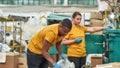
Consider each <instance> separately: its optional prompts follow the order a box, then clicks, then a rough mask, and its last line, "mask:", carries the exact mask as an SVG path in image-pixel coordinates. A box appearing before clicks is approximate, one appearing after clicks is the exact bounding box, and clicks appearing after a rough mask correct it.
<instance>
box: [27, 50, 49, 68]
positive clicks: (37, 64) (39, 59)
mask: <svg viewBox="0 0 120 68" xmlns="http://www.w3.org/2000/svg"><path fill="white" fill-rule="evenodd" d="M27 65H28V68H48V61H47V60H46V59H45V58H44V57H43V56H42V54H35V53H33V52H31V51H30V50H29V49H27Z"/></svg>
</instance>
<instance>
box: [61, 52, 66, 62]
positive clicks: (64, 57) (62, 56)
mask: <svg viewBox="0 0 120 68" xmlns="http://www.w3.org/2000/svg"><path fill="white" fill-rule="evenodd" d="M60 57H61V58H62V59H63V60H64V61H66V59H67V57H66V56H65V54H63V53H62V54H61V55H60Z"/></svg>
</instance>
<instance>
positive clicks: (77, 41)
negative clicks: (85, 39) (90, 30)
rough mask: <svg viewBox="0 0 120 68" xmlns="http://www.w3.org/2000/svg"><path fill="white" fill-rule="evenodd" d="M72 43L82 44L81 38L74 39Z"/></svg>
mask: <svg viewBox="0 0 120 68" xmlns="http://www.w3.org/2000/svg"><path fill="white" fill-rule="evenodd" d="M74 41H75V42H76V43H81V42H82V38H76V39H75V40H74Z"/></svg>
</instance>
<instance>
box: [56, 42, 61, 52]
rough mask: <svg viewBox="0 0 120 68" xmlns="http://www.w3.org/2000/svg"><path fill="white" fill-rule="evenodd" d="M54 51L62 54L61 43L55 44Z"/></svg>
mask: <svg viewBox="0 0 120 68" xmlns="http://www.w3.org/2000/svg"><path fill="white" fill-rule="evenodd" d="M56 49H57V51H58V52H59V54H62V45H61V41H60V42H57V43H56Z"/></svg>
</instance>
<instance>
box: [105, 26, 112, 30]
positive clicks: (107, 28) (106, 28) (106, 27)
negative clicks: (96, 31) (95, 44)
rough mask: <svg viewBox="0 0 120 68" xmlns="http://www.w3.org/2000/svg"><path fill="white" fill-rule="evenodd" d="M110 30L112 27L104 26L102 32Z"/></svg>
mask: <svg viewBox="0 0 120 68" xmlns="http://www.w3.org/2000/svg"><path fill="white" fill-rule="evenodd" d="M109 29H112V26H104V30H109Z"/></svg>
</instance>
